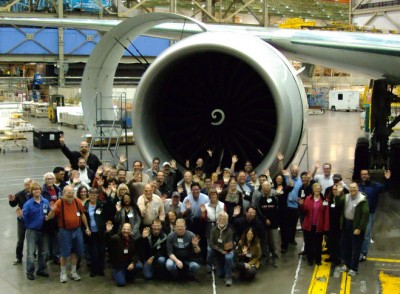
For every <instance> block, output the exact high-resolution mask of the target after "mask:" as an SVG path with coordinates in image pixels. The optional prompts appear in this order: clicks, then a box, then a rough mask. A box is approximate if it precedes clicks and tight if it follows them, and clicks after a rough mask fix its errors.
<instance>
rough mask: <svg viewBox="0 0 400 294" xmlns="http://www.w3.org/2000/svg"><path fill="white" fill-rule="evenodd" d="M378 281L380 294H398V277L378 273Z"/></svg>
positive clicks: (399, 279) (399, 289) (399, 288)
mask: <svg viewBox="0 0 400 294" xmlns="http://www.w3.org/2000/svg"><path fill="white" fill-rule="evenodd" d="M379 280H380V282H381V287H382V294H393V293H400V277H394V276H391V275H388V274H385V273H384V272H383V271H381V272H379Z"/></svg>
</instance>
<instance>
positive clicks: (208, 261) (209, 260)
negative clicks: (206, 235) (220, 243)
mask: <svg viewBox="0 0 400 294" xmlns="http://www.w3.org/2000/svg"><path fill="white" fill-rule="evenodd" d="M213 258H214V252H213V250H212V249H211V247H210V245H207V258H206V264H207V266H209V267H211V266H212V263H213Z"/></svg>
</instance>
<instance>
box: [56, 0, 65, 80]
mask: <svg viewBox="0 0 400 294" xmlns="http://www.w3.org/2000/svg"><path fill="white" fill-rule="evenodd" d="M63 17H64V7H63V1H58V18H63ZM64 66H65V63H64V29H63V28H58V61H57V68H58V85H59V86H65V71H64Z"/></svg>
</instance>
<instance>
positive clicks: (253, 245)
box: [236, 227, 261, 281]
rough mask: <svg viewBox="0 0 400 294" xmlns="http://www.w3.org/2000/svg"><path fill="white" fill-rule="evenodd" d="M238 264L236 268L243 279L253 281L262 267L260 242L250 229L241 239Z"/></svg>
mask: <svg viewBox="0 0 400 294" xmlns="http://www.w3.org/2000/svg"><path fill="white" fill-rule="evenodd" d="M237 256H238V263H237V265H236V268H237V269H238V271H239V277H240V278H241V279H246V280H249V281H250V280H253V279H254V278H255V276H256V273H257V271H256V270H257V269H258V268H259V267H260V257H261V249H260V240H259V239H258V237H257V235H256V234H255V233H254V231H253V229H252V228H251V227H250V228H248V229H247V230H246V231H244V233H243V234H242V237H241V238H240V241H239V245H238V250H237Z"/></svg>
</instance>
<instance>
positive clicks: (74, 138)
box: [0, 112, 400, 294]
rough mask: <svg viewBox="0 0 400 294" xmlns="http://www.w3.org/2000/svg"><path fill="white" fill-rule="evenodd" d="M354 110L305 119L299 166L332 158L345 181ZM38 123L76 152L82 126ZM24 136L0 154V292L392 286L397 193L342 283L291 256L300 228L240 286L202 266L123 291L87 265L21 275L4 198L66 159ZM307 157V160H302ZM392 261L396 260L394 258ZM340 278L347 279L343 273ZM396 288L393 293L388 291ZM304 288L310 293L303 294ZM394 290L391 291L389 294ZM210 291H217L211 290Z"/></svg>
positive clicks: (369, 289) (356, 125)
mask: <svg viewBox="0 0 400 294" xmlns="http://www.w3.org/2000/svg"><path fill="white" fill-rule="evenodd" d="M359 117H360V116H359V113H340V112H327V113H326V114H324V115H315V116H310V118H309V120H308V141H309V145H308V158H306V160H303V162H302V163H301V165H300V166H301V168H300V169H301V171H303V170H306V169H307V168H312V164H313V162H314V160H320V161H321V163H323V162H331V163H332V166H333V170H334V171H335V172H339V173H341V174H342V176H343V178H344V179H345V181H346V182H347V183H348V182H349V178H350V177H351V168H352V165H353V158H354V145H355V142H356V139H357V137H358V136H360V135H361V131H360V120H359ZM31 123H33V125H34V126H36V127H37V128H43V127H58V128H59V129H61V130H63V131H64V133H65V138H66V142H67V145H68V146H70V147H71V149H73V150H76V149H77V146H78V144H79V142H80V141H81V136H82V134H83V133H84V132H83V131H82V130H75V129H72V128H69V127H66V126H60V127H59V126H58V125H54V124H50V123H49V122H48V120H47V119H45V118H42V119H31ZM27 136H28V138H29V151H28V152H27V153H25V152H23V153H22V152H19V151H10V152H7V153H6V154H0V163H1V164H0V192H1V193H0V215H1V216H2V217H1V222H0V234H1V242H0V260H1V264H0V289H1V290H0V293H7V294H12V293H43V292H49V291H50V292H51V293H67V292H70V291H74V292H75V293H84V292H89V291H90V292H93V293H114V292H118V293H125V292H132V291H135V293H150V292H151V293H166V292H174V293H188V292H189V291H193V290H194V291H196V292H195V293H213V291H216V293H228V292H229V293H243V291H251V292H252V293H261V292H266V291H268V293H317V292H318V293H350V292H351V293H382V292H383V291H382V287H381V282H380V278H379V274H380V273H381V272H383V273H386V274H389V275H391V279H392V280H390V281H392V284H393V283H395V282H396V281H397V279H398V276H399V275H400V274H399V268H400V263H399V260H400V250H399V249H398V247H397V245H398V244H399V239H400V232H399V229H398V227H399V225H398V223H399V215H398V213H397V212H398V211H399V210H398V209H397V208H398V206H399V200H398V199H396V195H397V193H394V192H392V193H387V194H385V195H383V197H382V199H381V203H380V208H379V209H378V210H379V211H378V212H377V216H376V226H375V230H374V240H375V243H374V244H372V245H371V248H370V254H369V257H374V258H379V260H370V261H367V262H365V263H363V264H361V266H360V271H359V275H357V276H356V277H354V278H352V279H348V280H347V288H345V286H346V281H345V280H343V278H342V275H341V274H339V273H337V272H335V271H334V269H330V266H329V264H327V265H325V266H323V267H321V268H320V269H318V268H314V267H309V266H307V264H306V262H305V260H302V259H299V258H298V256H297V253H298V252H299V251H301V248H302V246H303V242H302V238H301V233H298V237H297V242H298V245H297V247H294V246H292V247H291V248H290V249H289V252H288V253H287V254H286V255H284V256H283V257H282V258H281V260H280V262H279V267H278V269H273V268H272V267H271V266H266V267H263V268H262V269H260V270H259V273H258V275H257V277H256V279H255V281H253V282H251V283H244V282H240V281H237V280H234V285H233V287H231V288H226V287H225V286H224V283H223V280H220V279H216V282H215V285H216V288H215V289H213V279H212V276H211V275H207V274H206V273H205V270H204V269H202V271H201V273H200V275H199V276H198V277H197V279H196V280H195V281H191V282H187V283H178V282H172V281H171V282H164V281H163V282H158V281H152V282H146V281H144V280H143V279H142V278H138V279H137V280H136V282H135V283H134V284H133V285H129V286H127V287H126V288H123V289H121V288H116V287H115V286H114V283H113V281H112V280H111V277H110V272H109V271H107V272H106V276H105V278H100V277H96V278H90V277H89V275H88V272H87V271H86V268H85V266H83V267H82V269H81V270H80V272H81V274H82V281H80V282H74V281H68V283H67V284H60V283H59V280H58V279H59V269H58V267H56V266H54V265H51V267H50V278H41V277H38V278H37V279H36V280H35V281H33V282H32V281H29V280H27V278H26V276H25V271H24V265H18V266H13V265H12V261H13V260H14V259H15V243H16V216H15V213H14V209H12V208H10V207H9V205H8V201H7V195H8V194H9V193H16V192H17V191H19V190H21V187H22V182H23V179H24V178H26V177H31V178H33V179H34V180H36V181H39V182H40V183H43V179H42V176H43V174H44V173H45V172H48V171H51V170H52V169H53V167H54V166H56V165H65V164H66V163H67V160H66V159H65V157H64V156H63V154H62V153H61V151H59V150H39V149H37V148H34V147H33V144H32V133H27ZM136 158H139V155H138V151H137V149H136V147H135V146H130V147H129V162H130V163H131V162H132V159H136ZM307 160H308V164H309V165H307ZM396 261H397V262H396ZM343 277H346V275H344V276H343ZM391 289H392V290H391V292H390V293H393V294H394V293H400V289H397V290H396V289H395V288H391ZM393 289H395V290H393ZM309 291H310V292H309ZM393 291H394V292H393ZM214 293H215V292H214Z"/></svg>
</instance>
